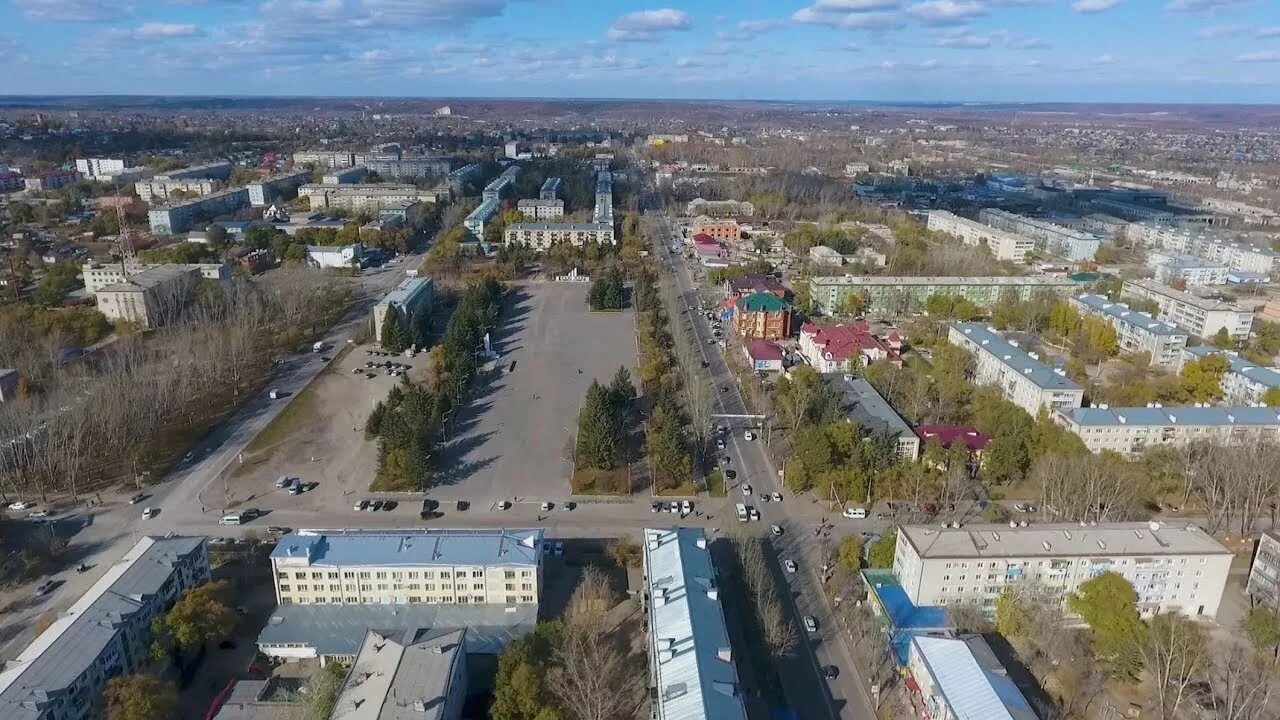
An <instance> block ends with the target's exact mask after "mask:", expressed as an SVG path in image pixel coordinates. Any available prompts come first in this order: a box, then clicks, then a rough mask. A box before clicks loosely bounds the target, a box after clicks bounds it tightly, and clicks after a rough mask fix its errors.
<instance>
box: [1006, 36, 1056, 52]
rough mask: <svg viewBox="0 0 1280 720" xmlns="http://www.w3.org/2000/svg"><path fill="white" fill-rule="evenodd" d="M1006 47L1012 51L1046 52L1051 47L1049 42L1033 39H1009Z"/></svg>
mask: <svg viewBox="0 0 1280 720" xmlns="http://www.w3.org/2000/svg"><path fill="white" fill-rule="evenodd" d="M1008 45H1009V47H1011V48H1013V49H1014V50H1047V49H1049V48H1051V47H1053V46H1052V45H1050V44H1049V41H1047V40H1044V39H1041V38H1033V37H1011V38H1009V41H1008Z"/></svg>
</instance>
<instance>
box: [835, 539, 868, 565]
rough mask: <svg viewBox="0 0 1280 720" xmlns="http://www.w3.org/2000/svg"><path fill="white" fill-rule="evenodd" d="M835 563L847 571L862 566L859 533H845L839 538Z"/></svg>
mask: <svg viewBox="0 0 1280 720" xmlns="http://www.w3.org/2000/svg"><path fill="white" fill-rule="evenodd" d="M836 564H837V565H839V566H840V567H842V568H844V569H845V570H848V571H849V572H857V571H858V570H860V569H861V568H862V536H861V535H845V536H844V538H842V539H841V540H840V550H839V551H838V552H837V553H836Z"/></svg>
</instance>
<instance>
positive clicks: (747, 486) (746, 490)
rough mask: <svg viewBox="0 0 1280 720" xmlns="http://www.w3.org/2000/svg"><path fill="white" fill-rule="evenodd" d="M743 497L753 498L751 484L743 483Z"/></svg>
mask: <svg viewBox="0 0 1280 720" xmlns="http://www.w3.org/2000/svg"><path fill="white" fill-rule="evenodd" d="M742 496H743V497H751V485H750V483H742Z"/></svg>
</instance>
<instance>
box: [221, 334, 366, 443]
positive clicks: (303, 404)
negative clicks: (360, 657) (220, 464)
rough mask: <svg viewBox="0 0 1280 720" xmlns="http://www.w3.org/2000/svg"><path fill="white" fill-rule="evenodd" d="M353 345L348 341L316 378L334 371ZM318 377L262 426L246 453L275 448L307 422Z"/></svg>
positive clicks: (311, 410) (313, 402) (313, 404)
mask: <svg viewBox="0 0 1280 720" xmlns="http://www.w3.org/2000/svg"><path fill="white" fill-rule="evenodd" d="M353 347H355V346H354V345H352V344H350V343H348V344H347V345H346V346H345V347H343V348H342V350H340V351H338V354H337V355H335V356H334V358H333V359H332V360H330V361H329V364H328V366H326V367H325V369H324V370H321V371H320V374H319V375H317V376H316V379H319V378H320V377H321V376H323V375H324V374H325V373H328V372H332V371H333V368H335V367H337V366H338V363H340V362H341V361H342V358H344V357H346V355H347V353H349V352H351V349H352V348H353ZM316 379H313V380H312V381H311V382H309V383H307V386H306V387H304V388H302V390H300V391H299V392H298V394H297V395H295V396H294V397H293V398H291V399H290V400H289V404H288V405H286V406H285V408H284V410H281V411H280V414H279V415H276V416H275V417H274V418H272V420H271V422H269V423H267V426H266V427H264V428H262V431H261V432H259V433H258V435H257V436H256V437H255V438H254V439H253V440H252V441H251V442H250V443H249V444H248V446H246V447H245V449H244V451H245V454H247V455H253V454H255V453H260V452H263V451H266V450H270V449H272V448H274V447H275V446H277V445H279V444H280V443H282V442H284V441H285V440H287V439H288V438H289V436H290V435H292V434H293V433H294V431H296V430H297V429H298V427H299V426H300V425H301V424H302V423H303V422H305V420H306V418H307V417H309V416H310V415H311V414H312V412H313V411H314V410H315V404H316V399H315V392H314V388H315V384H316Z"/></svg>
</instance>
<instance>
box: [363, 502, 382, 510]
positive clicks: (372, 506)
mask: <svg viewBox="0 0 1280 720" xmlns="http://www.w3.org/2000/svg"><path fill="white" fill-rule="evenodd" d="M381 509H382V501H381V500H374V501H373V502H371V503H369V506H368V507H366V508H365V510H367V511H369V512H378V511H379V510H381Z"/></svg>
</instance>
